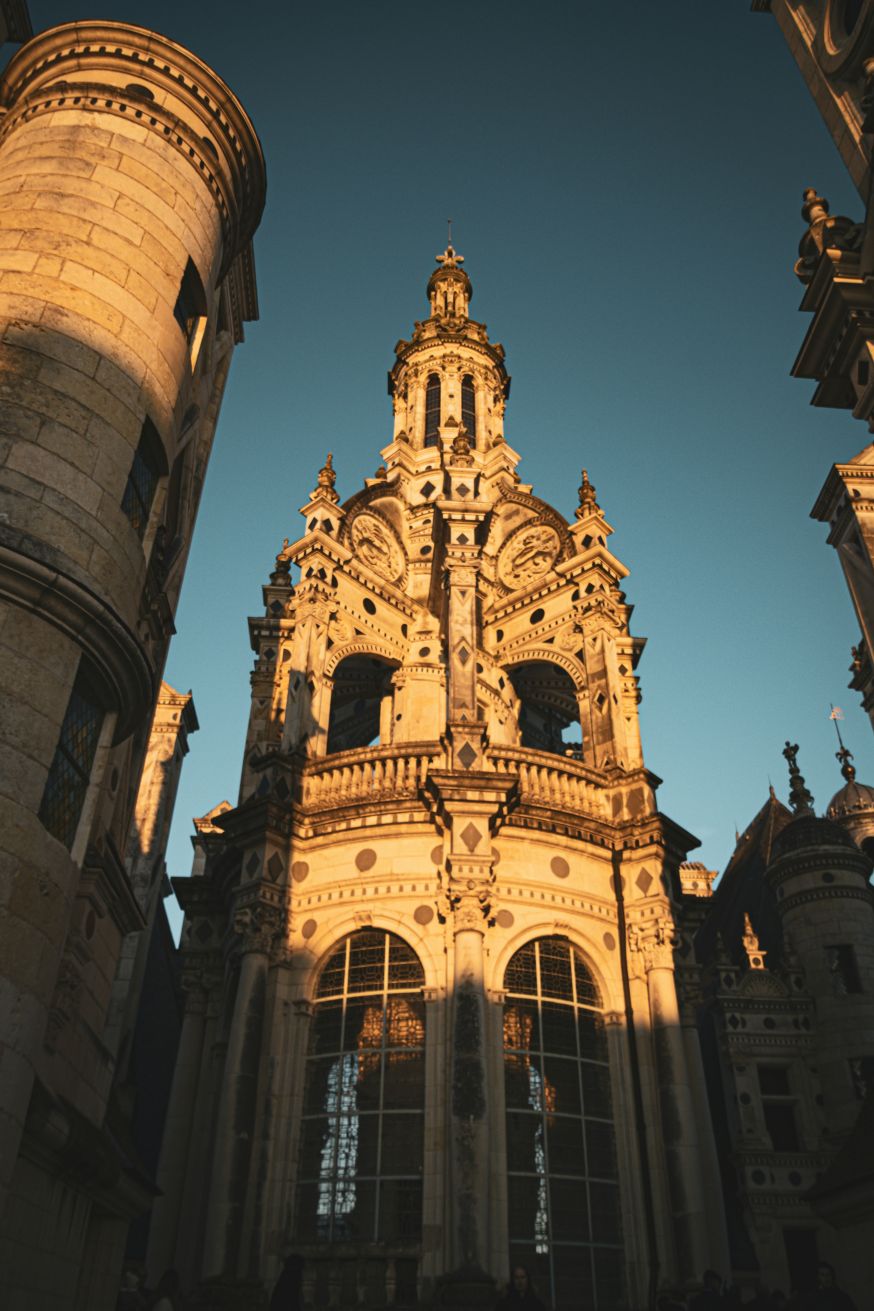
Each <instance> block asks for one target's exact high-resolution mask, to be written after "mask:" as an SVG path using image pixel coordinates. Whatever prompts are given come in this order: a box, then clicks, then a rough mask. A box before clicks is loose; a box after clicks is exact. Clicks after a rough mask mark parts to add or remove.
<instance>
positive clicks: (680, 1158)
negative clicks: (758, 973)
mask: <svg viewBox="0 0 874 1311" xmlns="http://www.w3.org/2000/svg"><path fill="white" fill-rule="evenodd" d="M672 935H673V926H672V925H671V924H670V922H666V921H661V920H660V921H659V922H658V923H657V924H656V925H654V926H653V931H652V933H651V934H648V936H647V938H646V939H645V940H644V943H643V950H644V959H645V964H646V982H647V990H648V993H649V1011H650V1020H651V1023H652V1041H653V1048H654V1052H655V1062H656V1073H657V1075H658V1086H659V1107H660V1111H661V1131H662V1146H663V1149H664V1155H665V1162H666V1166H667V1172H668V1186H669V1189H670V1197H671V1209H672V1212H673V1219H674V1235H675V1240H676V1248H677V1261H678V1271H677V1273H678V1276H679V1277H680V1279H682V1280H685V1281H689V1282H691V1281H693V1280H695V1279H700V1278H701V1272H702V1270H705V1269H707V1267H708V1266H709V1265H711V1264H712V1261H713V1259H714V1256H713V1255H712V1254H711V1251H710V1239H709V1234H708V1226H707V1205H708V1199H707V1198H706V1197H705V1195H704V1187H703V1173H702V1169H701V1160H700V1153H701V1147H700V1144H699V1141H698V1130H697V1124H696V1119H695V1103H694V1100H693V1097H692V1091H691V1088H690V1085H689V1072H688V1069H687V1066H686V1052H685V1046H684V1042H683V1030H682V1027H681V1024H680V1010H679V1005H678V1003H677V990H676V986H675V982H674V962H673V948H672V941H673V937H672Z"/></svg>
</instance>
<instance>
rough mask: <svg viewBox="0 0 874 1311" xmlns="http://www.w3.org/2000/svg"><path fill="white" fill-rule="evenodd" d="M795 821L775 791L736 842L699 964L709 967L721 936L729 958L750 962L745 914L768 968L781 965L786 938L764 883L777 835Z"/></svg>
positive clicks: (698, 942)
mask: <svg viewBox="0 0 874 1311" xmlns="http://www.w3.org/2000/svg"><path fill="white" fill-rule="evenodd" d="M794 818H795V816H794V815H793V814H792V812H791V810H788V809H787V807H786V806H784V805H783V803H782V801H779V800H778V799H777V797H776V795H775V794H774V791H773V789H771V792H770V795H769V797H768V799H767V801H766V802H765V804H764V805H763V806H762V808H761V810H760V811H759V812H758V814H757V815H756V816H755V818H754V819H753V820H751V822H750V823H749V824H748V825H747V827H746V829H745V830H744V832H743V833H742V834H741V835H740V837H739V838H738V840H737V846H736V847H735V849H734V852H733V854H732V857H731V860H730V861H729V862H728V865H727V866H726V868H725V873H724V874H723V875H722V878H721V879H720V880H719V883H718V884H717V886H716V889H715V891H714V893H713V899H712V901H711V903H710V907H709V910H708V912H707V917H706V919H705V921H704V923H703V924H702V925H701V928H700V929H699V930H698V934H697V936H696V938H695V950H696V954H697V956H698V960H699V961H700V962H701V963H702V964H707V963H708V962H709V961H710V960H712V958H713V955H714V952H715V951H716V938H717V934H719V935H721V937H722V940H723V942H724V943H725V946H726V948H727V949H728V952H729V955H730V956H731V957H732V959H733V960H735V961H736V962H737V963H738V964H739V965H740V964H745V963H746V956H745V954H744V950H743V944H742V942H741V939H742V938H743V932H744V914H745V913H746V914H748V915H749V917H750V920H751V922H752V926H753V931H754V932H755V933H756V934H757V935H758V938H759V944H760V946H761V948H762V950H763V951H766V952H768V953H769V956H768V959H767V961H766V964H767V965H769V966H772V965H776V964H778V963H779V960H780V956H781V954H782V949H783V935H782V929H781V925H780V917H779V915H778V913H777V901H776V898H775V897H774V894H773V892H772V891H771V890H770V888H769V887H768V885H767V883H766V881H765V870H766V869H767V867H768V865H769V864H770V862H771V859H772V855H773V847H774V842H775V840H776V838H777V835H778V834H779V833H781V832H782V830H783V829H784V828H786V826H787V825H788V824H790V823H791V822H792V821H793V819H794Z"/></svg>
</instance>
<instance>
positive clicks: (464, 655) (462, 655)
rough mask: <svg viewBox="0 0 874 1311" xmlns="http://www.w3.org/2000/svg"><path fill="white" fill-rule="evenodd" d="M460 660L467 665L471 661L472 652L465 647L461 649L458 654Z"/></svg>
mask: <svg viewBox="0 0 874 1311" xmlns="http://www.w3.org/2000/svg"><path fill="white" fill-rule="evenodd" d="M458 658H459V660H460V661H461V663H462V664H463V665H466V664H467V662H468V660H469V659H470V652H469V651H468V649H467V647H464V646H463V647H462V648H461V650H460V651H459V653H458Z"/></svg>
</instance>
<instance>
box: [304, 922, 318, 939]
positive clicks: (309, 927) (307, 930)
mask: <svg viewBox="0 0 874 1311" xmlns="http://www.w3.org/2000/svg"><path fill="white" fill-rule="evenodd" d="M315 931H316V921H315V920H307V922H306V923H305V924H304V926H303V928H302V929H301V933H302V934H303V936H304V937H305V938H311V937H312V936H313V934H314V933H315Z"/></svg>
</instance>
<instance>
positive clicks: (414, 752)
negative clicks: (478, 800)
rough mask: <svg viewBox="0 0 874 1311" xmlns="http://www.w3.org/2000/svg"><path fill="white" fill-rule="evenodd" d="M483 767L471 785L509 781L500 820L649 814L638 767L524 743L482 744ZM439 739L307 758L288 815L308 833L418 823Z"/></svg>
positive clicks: (553, 827) (534, 823)
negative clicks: (600, 763) (584, 759)
mask: <svg viewBox="0 0 874 1311" xmlns="http://www.w3.org/2000/svg"><path fill="white" fill-rule="evenodd" d="M485 765H486V768H485V769H484V770H482V771H479V772H477V771H471V773H470V781H471V786H472V787H474V788H475V787H477V786H478V785H482V784H483V783H484V782H485V781H486V780H487V779H488V778H489V776H492V778H493V781H501V782H506V781H508V780H515V783H516V786H515V789H514V790H513V792H512V794H511V802H510V807H509V818H508V820H507V822H508V823H511V824H521V825H523V826H524V827H527V828H537V829H542V830H545V831H549V832H556V833H562V834H566V835H571V836H573V835H578V834H580V833H581V831H582V830H583V829H585V830H587V831H589V830H591V827H592V826H593V825H594V826H596V828H597V829H600V830H601V831H602V833H603V832H606V828H607V826H609V825H610V824H611V823H616V822H618V823H622V822H623V821H625V820H629V819H639V818H641V817H643V816H644V815H646V814H652V813H654V811H655V805H654V799H653V789H654V785H657V782H658V780H655V779H654V778H653V776H652V775H650V774H648V773H647V772H646V771H645V770H633V771H630V772H625V771H623V770H620V769H616V768H613V769H611V770H609V771H604V772H600V771H598V770H593V769H591V768H589V767H588V766H586V765H583V764H581V763H580V762H579V761H578V760H576V759H574V758H573V757H572V756H559V755H556V754H554V753H552V752H549V751H539V750H535V749H534V748H530V747H511V746H499V747H490V748H488V750H487V751H486V756H485ZM446 767H447V757H446V751H445V748H444V746H443V744H442V743H439V742H412V743H402V744H398V745H392V746H375V747H361V748H356V749H354V750H350V751H340V752H336V753H334V754H332V755H329V756H324V757H321V758H318V759H314V760H309V761H308V762H307V763H306V764H305V765H303V767H302V768H300V769H299V770H298V771H296V773H297V777H296V785H295V788H294V792H295V795H296V797H297V801H298V805H297V807H296V815H295V819H296V822H297V823H298V824H300V825H301V827H302V828H303V829H304V830H305V831H308V832H309V833H310V834H312V835H316V834H325V833H330V832H334V831H338V830H342V829H346V828H362V827H364V826H372V825H373V824H398V823H416V822H420V823H421V822H424V821H425V820H426V819H427V817H428V814H429V801H428V787H427V783H428V778H429V775H430V774H431V773H434V772H437V771H445V769H446Z"/></svg>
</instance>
